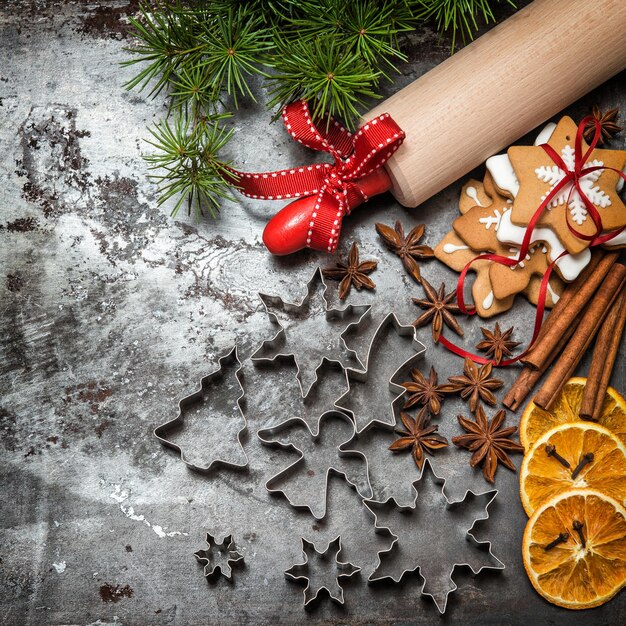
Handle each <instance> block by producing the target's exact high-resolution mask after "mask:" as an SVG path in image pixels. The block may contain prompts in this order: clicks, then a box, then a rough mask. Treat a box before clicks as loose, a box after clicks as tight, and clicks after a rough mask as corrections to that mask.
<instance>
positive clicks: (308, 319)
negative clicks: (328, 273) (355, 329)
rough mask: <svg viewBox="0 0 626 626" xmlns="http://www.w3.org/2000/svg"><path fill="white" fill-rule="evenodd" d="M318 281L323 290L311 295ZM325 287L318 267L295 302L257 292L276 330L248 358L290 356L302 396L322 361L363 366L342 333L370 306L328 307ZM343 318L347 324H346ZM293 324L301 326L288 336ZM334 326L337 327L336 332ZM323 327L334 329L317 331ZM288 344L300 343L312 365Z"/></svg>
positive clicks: (345, 366) (355, 322)
mask: <svg viewBox="0 0 626 626" xmlns="http://www.w3.org/2000/svg"><path fill="white" fill-rule="evenodd" d="M318 283H319V286H321V287H322V288H323V291H322V292H321V294H320V295H319V297H314V296H315V294H316V293H318V292H319V289H318ZM327 289H328V288H327V286H326V283H325V282H324V279H323V277H322V271H321V269H320V268H319V267H318V268H317V269H316V270H315V273H314V274H313V277H312V278H311V280H310V281H309V282H308V283H307V293H306V295H305V296H304V298H303V300H302V301H301V302H300V303H299V304H294V303H290V302H285V301H284V300H283V299H282V298H281V297H279V296H269V295H266V294H263V293H259V297H260V298H261V300H262V302H263V305H264V306H265V310H266V311H267V314H268V315H269V316H270V318H271V319H272V321H274V322H275V323H276V324H278V326H279V328H280V329H279V331H278V332H277V333H276V335H274V337H273V338H272V339H269V340H266V341H264V342H263V343H262V344H261V346H260V347H259V348H258V349H257V350H256V352H255V353H254V354H253V355H252V356H251V357H250V358H251V360H252V362H253V363H255V362H259V361H269V362H274V361H276V360H277V359H279V358H292V359H293V360H294V361H295V363H296V370H297V371H296V376H297V379H298V384H299V385H300V393H301V394H302V397H305V396H306V395H307V394H308V392H309V390H310V389H311V387H312V386H313V385H314V384H315V382H316V381H317V371H318V369H319V368H320V367H321V365H322V363H323V362H324V360H327V361H330V362H335V363H339V364H340V365H341V366H342V367H343V368H347V367H349V366H350V363H351V362H356V363H357V365H358V366H359V367H360V368H363V364H362V363H361V361H360V360H359V357H358V355H357V353H356V352H355V351H354V350H350V348H348V346H347V345H346V342H345V339H344V335H345V334H346V332H347V331H348V329H350V328H351V327H352V326H356V325H358V324H359V323H360V322H361V320H362V319H363V317H364V316H365V315H366V314H367V313H368V312H369V310H370V308H371V307H370V305H353V304H350V305H348V306H346V307H345V308H343V309H329V308H328V301H327V300H326V296H325V294H326V290H327ZM279 317H280V318H281V319H282V323H281V319H279ZM320 317H322V318H323V319H324V321H325V323H324V324H322V325H320V324H318V323H317V319H318V318H320ZM349 320H353V321H349ZM347 321H349V323H348V324H347V325H346V322H347ZM295 326H299V327H301V328H300V332H299V333H298V337H297V338H294V337H292V334H293V333H292V329H293V328H294V327H295ZM338 326H339V327H340V328H341V330H340V331H339V332H338V330H337V327H338ZM324 327H331V328H333V331H334V332H332V333H329V332H328V331H326V332H324V331H321V330H320V328H324ZM292 344H295V345H297V346H300V347H301V349H302V352H303V353H305V354H308V355H311V356H312V358H311V361H315V362H316V365H315V367H314V368H310V367H308V366H306V365H305V363H306V361H303V360H302V359H301V358H299V357H298V355H297V354H296V350H295V347H294V346H292ZM266 352H269V355H267V354H264V353H266ZM311 370H312V371H311Z"/></svg>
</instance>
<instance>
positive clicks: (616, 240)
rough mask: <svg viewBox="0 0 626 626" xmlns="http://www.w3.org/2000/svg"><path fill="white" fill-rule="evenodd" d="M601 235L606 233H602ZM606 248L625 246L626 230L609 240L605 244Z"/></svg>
mask: <svg viewBox="0 0 626 626" xmlns="http://www.w3.org/2000/svg"><path fill="white" fill-rule="evenodd" d="M602 234H603V235H604V234H606V233H602ZM604 245H605V246H606V247H607V248H614V247H616V246H623V245H626V229H625V230H623V231H622V232H621V233H620V234H619V235H615V237H613V239H609V240H608V241H607V242H606V243H605V244H604Z"/></svg>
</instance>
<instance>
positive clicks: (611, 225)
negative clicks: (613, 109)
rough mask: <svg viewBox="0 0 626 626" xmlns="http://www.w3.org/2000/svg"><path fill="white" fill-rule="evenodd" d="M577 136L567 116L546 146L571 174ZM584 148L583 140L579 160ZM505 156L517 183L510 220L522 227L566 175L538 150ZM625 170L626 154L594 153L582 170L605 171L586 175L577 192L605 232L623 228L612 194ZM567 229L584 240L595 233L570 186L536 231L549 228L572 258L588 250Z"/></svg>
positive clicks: (519, 149)
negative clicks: (597, 214)
mask: <svg viewBox="0 0 626 626" xmlns="http://www.w3.org/2000/svg"><path fill="white" fill-rule="evenodd" d="M576 132H577V126H576V123H575V122H574V121H573V120H572V119H571V118H570V117H567V116H565V117H563V118H561V120H560V121H559V123H558V124H557V126H556V128H555V129H554V131H553V132H552V134H551V136H550V137H549V139H548V140H547V143H548V145H550V146H551V147H552V148H553V149H554V151H555V152H556V153H557V154H558V155H559V156H560V157H561V159H562V160H563V162H564V164H565V165H566V166H567V168H568V169H569V170H572V169H573V168H574V161H575V140H576ZM588 148H589V145H588V144H587V143H586V142H585V141H584V140H583V142H582V152H583V154H584V153H586V151H587V150H588ZM507 154H508V157H509V159H510V162H511V165H512V166H513V169H514V171H515V176H516V178H517V181H518V183H519V188H518V189H517V193H514V194H512V195H514V200H513V208H512V213H511V220H512V222H513V223H514V224H518V225H520V226H525V225H527V224H528V223H529V221H530V220H531V218H532V216H533V214H534V213H535V212H536V211H537V208H538V207H539V206H540V204H541V202H542V201H543V200H544V199H545V198H546V196H547V195H548V194H549V193H550V191H551V190H552V189H553V188H554V187H555V186H556V185H558V184H559V182H560V181H561V180H562V179H563V178H564V176H565V172H564V171H563V170H562V169H561V168H560V167H559V166H558V165H557V164H556V163H555V162H554V161H553V160H552V159H551V158H550V156H549V155H548V154H547V153H546V151H545V150H544V149H543V148H542V147H541V146H537V145H536V146H512V147H511V148H509V150H508V152H507ZM625 164H626V151H624V150H603V149H598V148H596V149H594V150H593V152H592V153H591V155H590V156H589V158H588V159H587V161H586V162H585V167H586V168H593V167H599V168H603V169H597V170H594V171H591V172H588V173H586V174H584V175H583V176H582V177H581V178H580V179H579V185H580V188H581V190H582V191H583V193H584V194H585V195H586V196H587V198H588V199H589V200H590V201H591V202H592V203H593V205H594V206H595V207H596V209H597V211H598V213H599V214H600V216H601V219H602V228H603V230H605V231H606V230H614V229H617V228H620V227H622V226H624V225H625V224H626V206H624V203H623V202H622V200H621V199H620V197H619V195H618V192H617V189H616V187H617V185H618V182H619V181H620V175H619V174H618V172H619V171H622V170H623V168H624V165H625ZM609 168H611V169H609ZM615 170H616V171H615ZM568 223H569V224H570V225H571V226H572V227H573V228H574V229H575V230H576V231H578V232H580V233H582V234H584V235H586V236H591V235H593V234H594V233H595V232H596V227H595V225H594V223H593V220H592V218H591V216H590V215H589V214H588V210H587V208H586V206H585V203H584V202H583V199H582V197H581V195H580V193H579V192H578V190H577V189H576V188H574V187H573V186H572V184H571V183H568V184H566V185H565V186H564V187H563V188H562V189H561V190H560V191H559V192H558V193H557V194H556V196H555V197H554V198H553V199H552V201H551V202H550V204H549V205H548V206H547V207H546V210H545V211H544V212H543V214H542V216H541V218H540V219H539V222H538V225H539V226H547V227H550V228H551V229H552V230H553V231H554V232H555V233H556V235H557V237H558V238H559V239H560V241H561V242H562V243H563V245H564V246H565V248H566V249H567V250H568V251H569V252H570V253H572V254H577V253H579V252H581V251H582V250H584V249H585V248H587V247H588V246H589V241H586V240H584V239H580V238H579V237H577V236H576V235H575V234H574V233H572V232H571V231H570V228H569V227H568Z"/></svg>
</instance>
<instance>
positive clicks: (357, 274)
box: [322, 242, 378, 300]
mask: <svg viewBox="0 0 626 626" xmlns="http://www.w3.org/2000/svg"><path fill="white" fill-rule="evenodd" d="M377 265H378V263H377V262H376V261H363V262H362V263H359V248H358V246H357V245H356V242H355V243H353V244H352V248H350V254H348V261H347V263H342V262H341V261H339V262H338V263H337V264H336V267H327V268H326V269H324V270H322V274H323V275H324V278H330V279H331V280H339V281H341V282H340V283H339V298H340V299H341V300H343V299H344V298H345V297H346V296H347V295H348V293H350V287H352V285H354V286H355V287H356V288H357V289H362V288H365V289H375V288H376V284H375V283H374V281H373V280H372V279H371V278H370V277H369V276H367V274H370V273H371V272H373V271H374V270H375V269H376V266H377Z"/></svg>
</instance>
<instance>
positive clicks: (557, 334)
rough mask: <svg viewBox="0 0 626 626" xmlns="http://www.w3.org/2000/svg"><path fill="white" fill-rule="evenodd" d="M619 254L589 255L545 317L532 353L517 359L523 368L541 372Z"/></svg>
mask: <svg viewBox="0 0 626 626" xmlns="http://www.w3.org/2000/svg"><path fill="white" fill-rule="evenodd" d="M618 256H619V253H617V252H610V253H608V254H605V255H602V253H599V252H598V253H597V254H593V255H592V257H591V261H590V262H589V265H588V266H587V267H586V268H585V269H584V271H583V272H581V273H580V275H579V276H578V278H577V279H576V280H575V281H574V282H573V283H571V284H570V285H569V286H568V287H567V289H566V290H565V291H564V292H563V295H562V296H561V299H560V300H559V301H558V302H557V304H556V306H555V307H554V309H552V312H551V313H550V315H549V316H548V318H547V320H546V323H545V324H544V326H545V327H546V329H545V331H544V332H542V334H541V336H540V337H539V339H538V340H537V342H536V343H535V345H534V346H533V348H532V350H530V352H529V353H528V354H527V355H526V356H525V357H524V358H523V359H521V361H522V363H524V365H528V366H529V367H532V368H535V369H541V367H542V366H543V365H544V363H545V361H546V360H548V359H550V358H551V357H553V355H554V353H555V350H556V347H557V345H558V343H559V341H560V340H561V337H562V336H563V333H564V332H566V330H567V329H568V327H569V326H570V324H571V323H572V322H573V320H574V319H575V318H576V316H577V315H578V314H579V313H580V312H581V311H582V310H583V308H584V307H585V306H586V304H587V303H588V302H589V300H590V299H591V296H593V294H594V293H595V292H596V290H597V289H598V287H599V286H600V284H601V283H602V281H603V280H604V278H605V277H606V276H607V274H608V272H609V270H610V269H611V268H612V267H613V265H614V264H615V262H616V261H617V258H618Z"/></svg>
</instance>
